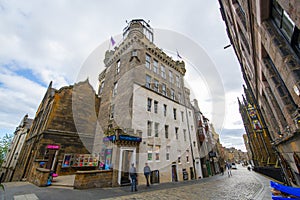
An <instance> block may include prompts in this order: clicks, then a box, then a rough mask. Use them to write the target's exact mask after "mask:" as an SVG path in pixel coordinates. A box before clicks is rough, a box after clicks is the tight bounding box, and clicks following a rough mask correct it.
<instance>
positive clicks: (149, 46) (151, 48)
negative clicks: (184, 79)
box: [99, 34, 186, 79]
mask: <svg viewBox="0 0 300 200" xmlns="http://www.w3.org/2000/svg"><path fill="white" fill-rule="evenodd" d="M133 43H138V44H139V45H141V46H142V47H143V48H144V49H146V50H147V51H148V52H149V53H150V54H152V55H154V56H156V57H157V59H159V60H160V61H162V62H163V63H164V64H165V65H166V66H169V67H171V68H173V69H175V70H176V71H178V72H179V73H181V74H182V75H184V74H185V72H186V69H185V63H184V61H174V60H173V59H172V57H170V56H168V55H167V54H166V53H165V52H163V50H161V49H159V48H158V47H157V46H156V45H155V44H153V43H152V42H150V41H149V40H148V39H147V38H146V37H145V36H143V37H142V38H140V37H139V36H138V35H135V34H134V35H132V36H128V37H127V38H126V39H125V40H123V41H122V43H121V44H120V45H119V46H118V47H115V51H114V52H113V56H112V57H111V59H110V60H109V61H108V62H107V65H106V66H107V67H109V66H111V65H112V64H113V63H114V62H116V61H117V60H118V59H119V58H120V56H121V55H122V54H123V53H125V52H126V51H127V50H128V48H129V47H131V45H132V44H133ZM101 74H102V73H101ZM99 79H100V77H99Z"/></svg>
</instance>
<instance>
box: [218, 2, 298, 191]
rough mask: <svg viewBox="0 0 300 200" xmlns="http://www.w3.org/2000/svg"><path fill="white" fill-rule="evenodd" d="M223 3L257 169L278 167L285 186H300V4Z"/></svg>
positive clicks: (243, 113)
mask: <svg viewBox="0 0 300 200" xmlns="http://www.w3.org/2000/svg"><path fill="white" fill-rule="evenodd" d="M219 3H220V6H221V9H220V10H221V14H222V17H223V19H224V21H225V24H226V27H227V34H228V37H229V38H230V42H231V44H232V45H233V48H234V51H235V53H236V56H237V58H238V60H239V63H240V65H241V71H242V73H243V78H244V80H245V83H246V87H245V95H246V97H245V98H244V100H243V102H241V103H240V105H241V107H240V111H241V114H242V117H243V120H244V124H245V128H246V132H247V135H248V138H249V142H250V148H251V150H252V154H253V161H254V164H255V165H256V166H278V165H279V164H280V165H281V167H282V169H283V171H284V174H285V177H286V182H287V183H288V184H297V185H299V184H300V176H299V173H300V171H299V170H300V168H299V166H300V163H299V160H300V159H299V155H300V137H299V123H300V120H299V119H300V112H299V104H300V98H299V95H300V66H299V63H300V62H299V57H300V51H299V49H300V48H299V41H300V40H299V39H300V35H299V28H300V2H299V1H297V0H290V1H285V0H257V1H250V0H244V1H241V0H229V1H225V0H219ZM251 145H252V146H251ZM275 155H277V157H276V156H275ZM278 158H279V159H278ZM279 161H280V162H279Z"/></svg>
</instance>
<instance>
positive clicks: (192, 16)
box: [0, 0, 245, 150]
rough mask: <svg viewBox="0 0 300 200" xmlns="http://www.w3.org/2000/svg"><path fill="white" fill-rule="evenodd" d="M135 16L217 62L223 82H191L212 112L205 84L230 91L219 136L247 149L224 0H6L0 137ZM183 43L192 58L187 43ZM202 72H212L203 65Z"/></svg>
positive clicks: (0, 41) (1, 5)
mask: <svg viewBox="0 0 300 200" xmlns="http://www.w3.org/2000/svg"><path fill="white" fill-rule="evenodd" d="M137 18H142V19H144V20H146V21H148V20H150V25H151V26H152V27H153V28H154V29H157V30H168V31H172V32H176V33H178V34H180V35H184V36H185V37H186V38H188V39H189V40H190V41H193V42H194V43H196V44H197V45H198V46H199V47H200V48H201V49H202V50H203V51H204V52H205V53H206V55H207V57H209V58H210V59H211V60H212V63H213V67H211V66H207V67H209V68H210V69H212V68H214V70H213V72H214V73H215V75H216V76H215V77H214V79H215V80H217V81H216V82H218V83H219V85H212V84H211V82H210V81H207V80H206V82H205V83H203V81H201V80H199V83H197V82H195V81H197V80H194V82H192V83H190V84H191V85H192V87H193V88H192V89H193V91H194V93H195V94H196V97H197V98H198V100H199V106H200V109H201V110H202V112H203V113H204V114H205V115H206V116H208V117H210V116H211V112H212V111H211V110H210V109H208V107H209V106H207V104H209V102H210V101H214V99H213V100H212V98H213V97H214V95H211V97H212V98H207V95H206V96H204V95H203V93H202V96H201V94H199V95H198V93H201V92H199V91H200V90H203V88H202V89H201V86H202V85H203V84H204V85H206V87H208V88H209V89H208V90H209V91H210V94H214V91H215V90H218V89H220V88H221V89H222V90H223V89H224V99H225V106H224V110H225V111H226V112H225V113H226V115H225V117H224V120H223V121H224V123H222V124H221V125H216V126H217V127H218V132H219V134H220V137H221V142H222V144H223V145H225V146H227V147H230V146H234V147H236V148H238V149H242V150H245V147H244V145H243V140H242V134H243V133H244V128H243V124H242V121H241V117H240V115H239V112H238V103H237V97H238V96H241V94H242V84H243V81H242V75H241V71H240V66H239V65H238V63H237V59H236V57H235V55H234V52H233V49H232V47H230V48H227V49H225V50H224V49H223V47H224V46H226V45H228V44H229V39H228V38H227V35H226V32H225V25H224V22H223V21H222V19H221V15H220V12H219V4H218V1H207V0H192V1H189V2H188V3H187V2H186V1H181V0H180V1H171V0H170V1H157V0H152V1H142V0H139V1H138V0H127V1H121V0H119V1H115V0H111V1H93V0H88V1H79V0H72V1H71V0H51V1H38V0H36V1H34V0H28V1H14V0H0V27H1V29H0V136H2V135H4V134H5V133H13V132H14V130H15V127H16V126H17V125H18V124H19V123H20V120H21V119H22V118H23V116H24V115H25V114H26V113H28V114H29V116H30V117H31V118H33V117H34V115H35V112H36V110H37V108H38V106H39V103H40V101H41V100H42V98H43V95H44V93H45V91H46V88H47V86H48V84H49V82H50V81H53V86H54V87H55V88H57V89H59V88H60V87H62V86H65V85H71V84H73V83H74V82H75V81H76V79H77V77H78V73H79V72H80V69H81V67H82V64H83V63H84V62H85V60H86V59H87V58H88V56H89V55H90V54H91V52H93V51H94V50H95V49H96V48H97V47H98V46H99V45H101V44H103V43H104V42H107V41H108V40H109V38H110V37H111V36H117V35H119V34H121V33H122V30H123V28H124V27H125V26H126V25H127V24H126V22H125V21H126V20H128V21H130V20H131V19H137ZM154 38H155V36H154ZM155 42H156V41H154V43H155ZM178 49H179V52H180V54H181V55H183V57H184V58H185V56H186V57H188V56H187V53H186V52H185V51H182V49H184V48H180V46H178ZM173 51H176V50H175V49H173ZM191 64H193V63H191ZM200 71H201V75H202V76H204V77H210V76H211V74H210V75H207V74H206V71H205V69H204V68H203V69H200ZM210 71H212V70H210ZM209 80H211V79H209ZM197 85H198V87H197Z"/></svg>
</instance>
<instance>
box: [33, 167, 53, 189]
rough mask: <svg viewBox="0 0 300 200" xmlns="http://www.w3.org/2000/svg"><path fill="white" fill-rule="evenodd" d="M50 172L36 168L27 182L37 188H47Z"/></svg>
mask: <svg viewBox="0 0 300 200" xmlns="http://www.w3.org/2000/svg"><path fill="white" fill-rule="evenodd" d="M49 174H50V170H49V169H44V168H36V169H34V170H33V171H32V174H31V176H29V177H28V181H29V182H31V183H33V184H35V185H37V186H39V187H44V186H47V181H48V178H49Z"/></svg>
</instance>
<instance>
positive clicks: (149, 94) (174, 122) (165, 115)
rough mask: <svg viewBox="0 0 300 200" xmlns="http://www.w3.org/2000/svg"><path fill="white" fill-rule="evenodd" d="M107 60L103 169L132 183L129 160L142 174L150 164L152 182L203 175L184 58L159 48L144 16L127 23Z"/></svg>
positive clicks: (98, 145)
mask: <svg viewBox="0 0 300 200" xmlns="http://www.w3.org/2000/svg"><path fill="white" fill-rule="evenodd" d="M104 62H105V67H106V68H105V70H104V71H103V72H101V73H100V75H99V91H98V95H99V98H100V99H101V103H100V108H99V111H100V113H101V117H100V118H99V123H100V126H101V129H100V130H99V133H98V135H96V139H95V145H94V146H95V149H94V151H95V152H100V154H101V158H100V162H101V163H103V164H104V165H105V167H107V166H111V167H113V168H114V176H113V182H117V183H118V184H119V185H122V184H127V183H129V181H130V180H129V178H128V171H129V167H130V164H131V163H134V164H135V165H136V167H137V171H138V172H139V173H143V167H144V166H145V163H146V162H147V163H148V164H149V166H150V168H151V170H152V174H151V182H152V183H159V182H171V181H181V180H187V179H194V178H195V177H198V176H202V173H201V163H200V160H199V155H197V154H199V151H198V149H197V148H198V147H197V139H196V127H195V125H194V124H195V122H194V112H193V109H192V106H191V103H190V99H189V95H190V91H189V89H188V88H186V87H185V86H184V81H183V78H184V75H185V72H186V69H185V64H184V62H183V61H175V60H173V59H172V58H171V57H170V56H168V55H167V54H166V53H164V52H163V51H162V50H161V49H160V48H158V47H156V46H155V44H154V43H153V30H152V28H151V27H150V26H149V24H147V23H146V22H145V21H144V20H140V19H137V20H132V21H130V22H129V23H128V26H127V27H126V28H125V29H124V32H123V40H122V41H121V42H120V44H119V45H118V46H116V47H115V48H114V50H109V51H107V52H106V55H105V60H104ZM195 158H197V159H198V160H195ZM144 181H145V180H144V179H139V183H141V184H143V183H144Z"/></svg>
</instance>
